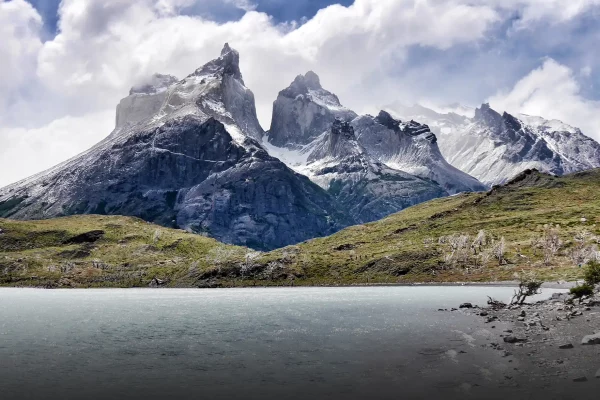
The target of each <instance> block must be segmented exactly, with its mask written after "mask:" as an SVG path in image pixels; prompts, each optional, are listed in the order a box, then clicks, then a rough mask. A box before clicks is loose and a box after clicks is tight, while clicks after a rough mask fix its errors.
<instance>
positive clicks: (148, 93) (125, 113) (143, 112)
mask: <svg viewBox="0 0 600 400" xmlns="http://www.w3.org/2000/svg"><path fill="white" fill-rule="evenodd" d="M176 82H177V78H175V77H174V76H171V75H161V74H154V75H153V76H152V77H151V78H150V79H149V80H148V81H147V82H143V83H141V84H140V85H137V86H134V87H132V88H131V90H130V91H129V96H127V97H125V98H124V99H123V100H121V102H120V103H119V105H118V106H117V120H116V127H117V129H118V128H123V127H125V126H128V125H135V124H137V123H138V122H141V121H144V120H145V119H148V118H150V117H152V116H153V115H155V114H156V113H157V112H158V111H159V110H160V108H161V107H162V105H163V103H164V101H165V99H166V97H167V89H168V88H169V86H171V85H173V84H175V83H176Z"/></svg>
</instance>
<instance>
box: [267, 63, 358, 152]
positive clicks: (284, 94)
mask: <svg viewBox="0 0 600 400" xmlns="http://www.w3.org/2000/svg"><path fill="white" fill-rule="evenodd" d="M354 117H356V113H355V112H354V111H352V110H349V109H347V108H346V107H344V106H342V105H341V104H340V100H339V99H338V97H337V96H336V95H335V94H333V93H331V92H329V91H327V90H325V89H323V87H322V86H321V81H320V79H319V77H318V76H317V74H315V73H314V72H312V71H309V72H307V73H306V74H305V75H299V76H297V77H296V79H295V80H294V81H293V82H292V84H291V85H290V86H289V87H288V88H287V89H285V90H282V91H281V92H279V96H278V97H277V100H275V102H274V103H273V117H272V121H271V129H270V130H269V135H268V142H269V143H271V144H272V145H274V146H277V147H286V148H297V147H298V146H302V145H306V144H309V143H310V142H311V141H312V140H314V139H316V138H317V137H318V136H319V135H321V134H322V133H323V132H325V131H326V130H327V129H329V127H330V126H331V124H332V123H333V121H334V120H335V119H336V118H340V119H342V120H344V121H346V120H350V119H353V118H354Z"/></svg>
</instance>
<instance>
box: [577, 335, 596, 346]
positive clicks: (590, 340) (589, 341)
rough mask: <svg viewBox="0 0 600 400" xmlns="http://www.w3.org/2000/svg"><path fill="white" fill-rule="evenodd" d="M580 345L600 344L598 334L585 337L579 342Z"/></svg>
mask: <svg viewBox="0 0 600 400" xmlns="http://www.w3.org/2000/svg"><path fill="white" fill-rule="evenodd" d="M581 344H583V345H593V344H600V333H596V334H595V335H587V336H585V337H584V338H583V339H582V340H581Z"/></svg>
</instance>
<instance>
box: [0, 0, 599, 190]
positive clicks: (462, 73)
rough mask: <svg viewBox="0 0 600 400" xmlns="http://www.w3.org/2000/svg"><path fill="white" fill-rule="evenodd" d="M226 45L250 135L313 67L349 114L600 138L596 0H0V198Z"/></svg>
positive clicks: (83, 145)
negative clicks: (560, 126)
mask: <svg viewBox="0 0 600 400" xmlns="http://www.w3.org/2000/svg"><path fill="white" fill-rule="evenodd" d="M225 42H229V43H230V44H231V46H232V47H234V48H236V49H237V50H238V51H239V52H240V55H241V69H242V73H243V75H244V80H245V82H246V85H247V86H248V87H249V88H250V89H252V91H253V92H254V93H255V96H256V101H257V111H258V114H259V119H260V121H261V124H262V125H263V127H264V128H265V129H268V128H269V125H270V118H271V111H272V103H273V101H274V100H275V98H276V97H277V93H278V92H279V91H280V90H282V89H284V88H285V87H287V86H288V85H289V84H290V82H291V81H292V80H293V79H294V77H295V76H296V75H298V74H303V73H305V72H307V71H308V70H313V71H315V72H317V73H318V74H319V75H320V77H321V82H322V84H323V86H324V87H325V88H327V89H329V90H331V91H332V92H334V93H336V94H337V95H338V96H339V98H340V100H341V101H342V103H343V104H344V105H346V106H348V107H350V108H352V109H354V110H355V111H356V112H358V113H375V112H377V110H378V109H379V108H382V107H384V106H386V105H388V104H392V103H397V102H400V103H404V104H407V105H410V104H413V103H422V104H427V105H437V106H444V105H447V104H451V103H461V104H464V105H468V106H473V107H475V106H477V105H479V104H481V103H483V102H490V103H491V105H492V107H494V108H496V109H497V110H499V111H508V112H511V113H526V114H531V115H539V116H543V117H545V118H548V119H553V118H555V119H560V120H562V121H564V122H566V123H569V124H571V125H574V126H577V127H579V128H581V129H582V131H583V132H584V133H585V134H587V135H588V136H591V137H594V138H595V139H598V140H600V112H599V111H600V72H599V71H600V52H598V51H596V47H597V43H600V0H569V1H568V2H567V1H564V0H478V1H473V0H344V1H332V0H293V1H292V0H62V1H60V0H30V1H26V0H0V60H2V62H1V63H0V74H1V75H0V76H2V78H1V79H0V186H4V185H6V184H9V183H11V182H14V181H17V180H19V179H22V178H25V177H27V176H29V175H32V174H34V173H37V172H39V171H41V170H43V169H46V168H49V167H51V166H53V165H55V164H56V163H58V162H61V161H63V160H66V159H68V158H70V157H73V156H75V155H77V154H78V153H80V152H82V151H84V150H86V149H87V148H89V147H90V146H92V145H93V144H95V143H96V142H98V141H99V140H101V139H102V138H104V137H106V136H107V135H108V134H110V132H111V131H112V129H113V128H114V122H115V107H116V105H117V104H118V102H119V100H120V99H121V98H123V97H125V96H126V95H127V93H128V91H129V88H130V87H131V86H133V85H134V84H136V83H138V82H141V81H143V80H145V79H147V77H148V76H150V75H152V74H153V73H156V72H159V73H168V74H172V75H175V76H177V77H180V78H182V77H185V76H186V75H188V74H189V73H191V72H192V71H194V70H195V69H196V68H197V67H199V66H201V65H203V64H204V63H206V62H207V61H210V60H211V59H213V58H215V57H217V56H218V54H219V51H220V49H221V48H222V46H223V44H224V43H225Z"/></svg>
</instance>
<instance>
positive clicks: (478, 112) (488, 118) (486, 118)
mask: <svg viewBox="0 0 600 400" xmlns="http://www.w3.org/2000/svg"><path fill="white" fill-rule="evenodd" d="M474 120H475V121H481V122H485V123H487V124H490V125H494V124H495V123H499V122H500V121H501V120H502V115H500V114H499V113H498V112H497V111H495V110H494V109H493V108H492V107H490V105H489V103H483V104H482V105H481V107H479V108H477V109H475V118H474Z"/></svg>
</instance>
